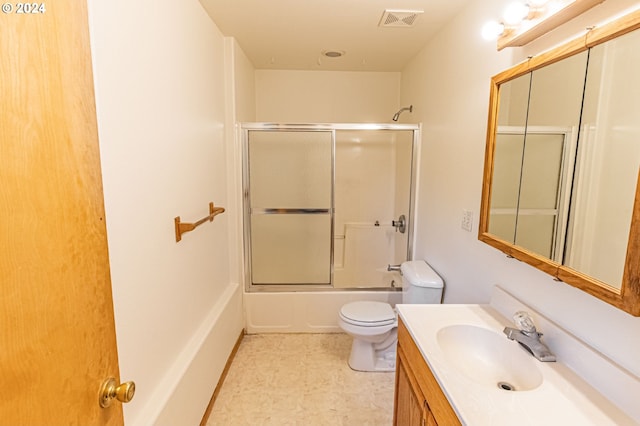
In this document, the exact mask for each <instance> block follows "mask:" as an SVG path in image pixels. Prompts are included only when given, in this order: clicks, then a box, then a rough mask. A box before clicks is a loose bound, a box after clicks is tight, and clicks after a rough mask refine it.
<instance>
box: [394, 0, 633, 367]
mask: <svg viewBox="0 0 640 426" xmlns="http://www.w3.org/2000/svg"><path fill="white" fill-rule="evenodd" d="M633 3H635V4H636V5H637V2H630V1H623V0H617V1H610V2H605V3H603V4H602V5H601V6H597V7H596V8H595V9H593V10H592V11H591V12H589V13H587V14H585V15H584V16H583V17H580V18H578V19H575V20H573V21H571V22H570V23H569V24H567V26H564V27H562V28H561V29H560V31H558V32H555V31H554V33H552V34H550V35H548V36H546V37H544V39H542V40H538V41H537V42H534V43H532V44H531V45H530V46H529V47H528V48H527V49H518V48H515V49H513V48H509V49H505V50H503V51H501V52H497V51H496V49H495V44H494V43H493V42H485V41H483V40H482V38H481V37H480V28H481V27H482V25H483V24H484V22H486V21H488V20H490V19H496V18H497V17H499V16H500V15H501V13H502V10H503V8H504V6H505V5H506V4H507V1H506V0H491V1H487V2H471V4H470V5H469V6H468V7H467V9H466V10H464V11H463V12H462V13H460V14H459V15H458V16H457V17H456V18H455V19H454V20H453V21H452V22H451V23H450V24H449V25H448V26H447V27H446V28H444V29H443V30H442V31H441V32H440V33H439V34H438V35H437V36H436V37H435V38H434V39H433V40H431V41H430V42H429V44H428V45H427V46H426V47H425V49H423V50H422V51H421V52H420V53H419V54H418V55H417V56H416V57H415V58H414V59H413V60H412V61H411V63H410V64H408V65H407V67H406V68H405V70H404V71H403V73H402V95H401V103H402V104H409V103H413V104H414V114H413V116H412V117H411V119H412V121H414V122H422V123H423V140H422V144H423V146H422V159H421V179H420V186H419V188H420V196H419V205H418V208H419V217H418V219H417V220H418V230H417V237H416V251H415V257H416V258H422V259H426V260H427V262H429V263H430V264H432V266H433V267H434V269H436V270H437V271H438V272H439V273H440V274H441V275H442V276H443V278H444V280H445V286H446V288H445V302H447V303H486V302H487V301H488V300H489V297H490V293H489V292H490V289H491V288H492V286H493V285H496V284H500V285H502V286H504V287H505V288H506V289H507V290H508V291H510V292H511V293H513V294H514V295H516V296H517V297H519V298H520V299H522V300H524V301H525V302H526V303H527V304H529V305H531V306H532V307H533V308H534V309H536V310H538V311H540V312H541V313H543V314H544V315H547V316H549V317H550V318H552V319H553V320H554V321H556V322H557V323H559V324H560V325H561V326H563V327H565V328H567V329H568V330H569V331H571V332H572V333H574V334H575V335H576V336H578V337H579V338H580V339H583V340H584V341H586V342H588V343H589V344H592V345H593V346H594V347H595V348H596V349H597V350H599V351H601V352H602V353H604V354H605V355H607V356H609V357H611V358H612V359H613V360H614V361H616V362H618V363H619V364H620V365H621V366H623V367H624V368H627V369H628V370H629V371H632V372H633V373H634V374H636V375H639V376H640V364H639V363H638V359H637V356H635V355H634V354H633V353H634V351H635V352H636V353H637V351H639V350H640V338H639V337H638V336H640V321H639V320H638V319H637V318H633V317H631V316H629V315H628V314H626V313H624V312H622V311H620V310H617V309H615V308H613V307H611V306H609V305H608V304H605V303H603V302H601V301H599V300H597V299H595V298H594V297H592V296H589V295H587V294H586V293H583V292H581V291H579V290H577V289H575V288H573V287H571V286H568V285H565V284H560V283H557V282H555V281H553V279H552V277H551V276H549V275H547V274H544V273H542V272H540V271H538V270H536V269H534V268H532V267H530V266H528V265H526V264H524V263H521V262H518V261H516V260H513V259H508V258H507V257H506V256H505V255H504V254H502V253H501V252H499V251H498V250H495V249H493V248H492V247H490V246H488V245H486V244H483V243H481V242H479V241H478V239H477V229H478V228H477V220H478V211H479V208H480V196H481V182H482V173H483V161H484V146H485V136H486V128H487V111H488V100H489V83H490V78H491V76H493V75H495V74H497V73H498V72H500V71H502V70H504V69H506V68H508V67H510V66H511V65H513V64H515V63H516V61H517V60H519V59H524V58H526V56H527V55H528V54H538V53H540V52H541V51H543V50H544V49H547V48H549V47H551V46H553V45H555V44H558V43H560V42H561V41H563V40H564V39H566V38H568V37H570V36H571V35H573V34H577V33H578V32H580V31H583V30H584V28H585V27H587V26H589V25H593V24H597V23H599V22H601V21H602V20H603V19H606V18H607V17H609V16H612V15H615V14H618V13H619V12H620V11H622V10H624V9H625V8H628V7H629V6H630V5H633ZM433 58H438V59H439V60H433ZM463 209H470V210H473V211H474V225H473V232H470V233H469V232H466V231H464V230H462V229H461V227H460V222H461V220H462V210H463ZM462 265H463V267H461V266H462ZM611 330H615V331H616V332H615V333H611ZM542 331H544V330H542ZM631 348H633V349H631Z"/></svg>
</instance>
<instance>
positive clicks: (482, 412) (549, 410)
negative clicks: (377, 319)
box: [396, 305, 639, 426]
mask: <svg viewBox="0 0 640 426" xmlns="http://www.w3.org/2000/svg"><path fill="white" fill-rule="evenodd" d="M396 309H397V312H398V314H399V316H400V318H401V319H402V321H403V322H404V324H405V325H406V326H407V329H408V331H409V333H410V334H411V336H412V337H413V339H414V341H415V342H416V344H417V346H418V348H419V350H420V352H421V353H422V356H423V357H424V359H425V361H426V362H427V364H428V365H429V367H430V368H431V370H432V372H433V374H434V376H435V378H436V380H437V381H438V382H439V383H440V386H441V387H442V390H443V392H444V394H445V395H446V396H447V399H448V400H449V402H450V404H451V406H452V407H453V409H454V410H455V412H456V414H457V415H458V418H459V419H460V420H461V422H462V423H463V424H466V425H472V426H473V425H481V426H485V425H536V426H538V425H545V426H546V425H598V426H602V425H636V424H639V423H638V422H637V421H634V420H633V419H632V418H631V417H629V416H627V415H626V414H625V413H624V412H623V411H622V410H621V409H619V408H618V407H617V406H616V405H614V404H613V403H612V402H610V401H609V400H608V399H607V398H605V397H604V396H603V395H602V394H600V393H599V392H598V391H597V390H596V389H594V388H593V387H592V386H590V385H589V384H588V383H587V382H586V381H585V380H583V379H582V378H580V377H579V376H578V375H577V374H576V373H574V372H573V371H572V370H571V369H569V368H568V367H567V366H566V365H565V364H564V363H563V362H562V360H561V359H558V362H539V361H537V360H534V361H535V362H536V363H537V364H536V366H537V367H538V368H539V370H540V373H541V374H542V376H543V381H542V384H541V385H540V386H538V387H536V388H535V389H532V390H522V391H515V392H510V391H505V390H502V389H499V388H498V386H497V385H494V386H489V385H488V384H484V383H478V382H476V381H473V380H472V379H470V378H469V377H468V376H467V375H465V374H463V373H461V371H460V370H459V369H457V368H456V367H455V366H454V365H452V363H451V362H450V360H448V359H447V357H446V356H445V353H444V352H443V350H442V348H441V347H440V344H439V343H438V341H437V337H436V336H437V333H438V331H439V330H440V329H442V328H444V327H447V326H450V325H462V324H467V325H474V326H477V327H482V328H486V329H489V330H492V331H494V332H496V333H499V334H502V330H503V328H504V327H505V326H510V327H513V323H512V321H511V320H510V319H506V318H504V317H503V316H502V315H501V314H500V313H498V311H496V310H495V309H493V308H492V307H491V306H490V305H397V306H396ZM541 331H543V332H544V330H541ZM504 338H505V339H507V337H506V336H504ZM543 341H544V338H543ZM511 343H513V344H514V345H517V343H516V342H511ZM518 349H520V348H518ZM551 349H552V351H553V348H551ZM522 350H523V351H524V349H522Z"/></svg>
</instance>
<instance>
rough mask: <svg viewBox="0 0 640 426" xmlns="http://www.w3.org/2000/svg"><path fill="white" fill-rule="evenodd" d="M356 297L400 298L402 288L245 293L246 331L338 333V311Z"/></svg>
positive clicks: (392, 301) (394, 302) (391, 299)
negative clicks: (395, 289) (390, 289)
mask: <svg viewBox="0 0 640 426" xmlns="http://www.w3.org/2000/svg"><path fill="white" fill-rule="evenodd" d="M357 300H372V301H378V302H387V303H389V304H391V305H392V306H395V305H396V303H400V302H401V300H402V292H401V291H316V292H312V291H307V292H283V293H245V294H244V305H245V313H246V330H247V333H249V334H252V333H339V332H342V330H341V329H340V327H339V326H338V312H339V311H340V308H341V307H342V305H344V304H345V303H348V302H355V301H357Z"/></svg>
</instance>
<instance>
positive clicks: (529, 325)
mask: <svg viewBox="0 0 640 426" xmlns="http://www.w3.org/2000/svg"><path fill="white" fill-rule="evenodd" d="M513 321H514V322H515V324H516V326H517V327H518V328H519V329H520V330H522V331H524V332H525V333H536V326H535V324H534V323H533V319H532V318H531V315H529V313H528V312H525V311H518V312H516V313H515V314H513Z"/></svg>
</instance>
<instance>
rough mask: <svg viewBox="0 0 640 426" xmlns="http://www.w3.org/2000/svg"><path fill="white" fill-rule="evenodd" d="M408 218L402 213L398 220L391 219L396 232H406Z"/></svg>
mask: <svg viewBox="0 0 640 426" xmlns="http://www.w3.org/2000/svg"><path fill="white" fill-rule="evenodd" d="M406 220H407V218H406V217H405V216H404V215H400V217H399V218H398V220H392V221H391V225H392V226H393V227H395V228H396V232H398V231H400V233H401V234H404V231H406V229H407V225H406Z"/></svg>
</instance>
